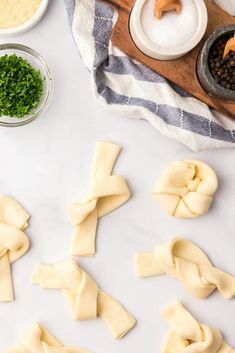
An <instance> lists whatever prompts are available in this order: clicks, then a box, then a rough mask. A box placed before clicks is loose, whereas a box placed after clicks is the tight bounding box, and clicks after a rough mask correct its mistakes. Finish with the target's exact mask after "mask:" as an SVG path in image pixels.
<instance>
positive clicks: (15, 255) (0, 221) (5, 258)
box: [0, 196, 29, 302]
mask: <svg viewBox="0 0 235 353" xmlns="http://www.w3.org/2000/svg"><path fill="white" fill-rule="evenodd" d="M28 219H29V215H28V213H27V212H26V211H25V210H24V209H23V207H22V206H21V205H20V204H19V203H18V202H17V201H15V200H14V199H12V198H11V197H8V196H0V302H9V301H13V300H14V291H13V283H12V276H11V264H12V263H13V262H15V261H16V260H18V259H19V258H20V257H21V256H23V255H24V254H25V253H26V251H27V250H28V248H29V239H28V237H27V236H26V235H25V234H24V232H23V231H24V230H25V228H26V227H27V226H28Z"/></svg>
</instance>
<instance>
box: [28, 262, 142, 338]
mask: <svg viewBox="0 0 235 353" xmlns="http://www.w3.org/2000/svg"><path fill="white" fill-rule="evenodd" d="M32 283H33V284H39V285H40V287H42V288H54V289H61V290H62V291H63V293H64V296H65V298H66V299H67V302H68V305H69V308H70V310H71V314H72V317H73V319H75V320H92V319H95V318H97V317H98V316H100V317H101V318H102V319H103V320H104V321H105V323H106V324H107V326H108V327H109V329H110V330H111V332H112V335H113V336H114V338H117V339H118V338H121V337H123V336H125V335H126V334H127V333H128V332H129V331H130V330H131V329H132V328H133V327H134V326H135V324H136V321H135V319H134V318H133V317H132V316H131V315H130V314H129V313H128V312H127V311H126V310H125V309H124V308H123V307H122V306H121V304H120V303H119V302H118V301H117V300H116V299H114V298H112V297H111V296H109V295H107V294H106V293H104V292H103V291H102V290H100V289H99V287H98V286H97V284H96V283H95V282H94V281H93V279H92V278H91V277H89V276H88V274H87V273H86V272H85V271H84V270H82V269H81V268H80V267H79V266H78V264H77V262H76V260H75V259H74V258H70V259H69V260H67V261H64V262H60V263H57V264H55V265H54V266H48V265H43V264H39V265H38V266H37V267H36V269H35V272H34V274H33V278H32Z"/></svg>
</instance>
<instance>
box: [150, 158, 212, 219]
mask: <svg viewBox="0 0 235 353" xmlns="http://www.w3.org/2000/svg"><path fill="white" fill-rule="evenodd" d="M217 187H218V180H217V176H216V174H215V172H214V171H213V170H212V169H211V168H210V167H209V166H208V165H207V164H205V163H203V162H200V161H196V160H184V161H179V162H174V163H171V164H170V165H169V166H168V167H167V168H166V169H165V170H164V171H163V173H162V174H161V175H160V177H159V178H157V180H156V183H155V185H154V188H153V193H154V196H155V198H156V199H157V200H158V201H159V203H160V205H161V206H162V208H164V209H165V210H166V211H167V213H168V214H169V215H170V216H175V217H179V218H192V217H198V216H202V215H203V214H205V213H206V212H207V211H208V210H209V208H210V205H211V203H212V196H213V194H214V193H215V192H216V190H217Z"/></svg>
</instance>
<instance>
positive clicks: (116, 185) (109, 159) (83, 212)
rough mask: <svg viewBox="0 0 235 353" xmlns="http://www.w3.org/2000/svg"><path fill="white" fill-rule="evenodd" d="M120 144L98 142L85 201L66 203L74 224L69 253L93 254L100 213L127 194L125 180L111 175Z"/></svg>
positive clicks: (110, 207)
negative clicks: (68, 205) (68, 204)
mask: <svg viewBox="0 0 235 353" xmlns="http://www.w3.org/2000/svg"><path fill="white" fill-rule="evenodd" d="M120 151H121V147H120V146H118V145H116V144H114V143H109V142H97V144H96V151H95V158H94V163H93V171H92V176H91V182H90V186H89V189H88V193H87V196H86V198H85V200H84V201H82V202H76V203H74V204H72V205H71V206H70V207H69V213H70V216H71V219H72V222H73V224H74V226H75V228H74V233H73V239H72V255H77V256H93V255H94V254H95V251H96V250H95V239H96V230H97V223H98V219H99V218H100V217H103V216H105V215H106V214H108V213H109V212H111V211H113V210H115V209H116V208H118V207H120V206H121V205H122V204H123V203H125V202H126V201H127V200H128V199H129V198H130V195H131V194H130V191H129V188H128V185H127V183H126V180H125V179H124V177H122V176H117V175H111V174H112V170H113V167H114V165H115V162H116V160H117V158H118V155H119V153H120Z"/></svg>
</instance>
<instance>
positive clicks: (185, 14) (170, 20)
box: [141, 0, 199, 48]
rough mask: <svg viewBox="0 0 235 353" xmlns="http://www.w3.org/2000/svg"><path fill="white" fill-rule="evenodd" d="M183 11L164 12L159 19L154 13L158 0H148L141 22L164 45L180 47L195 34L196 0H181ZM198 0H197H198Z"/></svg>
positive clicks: (196, 25)
mask: <svg viewBox="0 0 235 353" xmlns="http://www.w3.org/2000/svg"><path fill="white" fill-rule="evenodd" d="M181 1H182V11H181V13H180V15H177V14H176V11H169V12H164V13H163V16H162V18H161V19H160V20H159V19H157V18H156V17H155V15H154V8H155V2H156V0H146V2H145V4H144V6H143V9H142V14H141V24H142V27H143V30H144V32H145V34H146V35H147V36H148V37H149V38H150V39H151V40H152V41H153V42H154V43H156V44H157V45H160V46H162V47H165V48H166V47H168V48H169V47H171V48H173V47H179V46H181V45H184V44H186V43H187V42H188V41H190V40H191V39H192V37H193V36H194V34H195V32H196V30H197V27H198V22H199V18H198V12H197V8H196V6H195V0H181ZM196 1H197V0H196Z"/></svg>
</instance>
